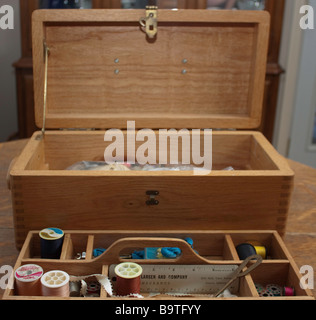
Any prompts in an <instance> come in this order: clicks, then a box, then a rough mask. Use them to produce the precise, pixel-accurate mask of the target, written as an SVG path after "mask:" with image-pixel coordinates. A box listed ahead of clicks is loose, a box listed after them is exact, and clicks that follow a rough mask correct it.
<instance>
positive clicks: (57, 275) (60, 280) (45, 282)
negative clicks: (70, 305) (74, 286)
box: [41, 270, 70, 297]
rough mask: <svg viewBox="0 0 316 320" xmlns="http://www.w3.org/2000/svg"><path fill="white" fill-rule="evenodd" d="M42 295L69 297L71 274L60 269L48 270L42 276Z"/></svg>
mask: <svg viewBox="0 0 316 320" xmlns="http://www.w3.org/2000/svg"><path fill="white" fill-rule="evenodd" d="M41 283H42V295H43V296H45V297H69V295H70V291H69V275H68V274H67V273H66V272H64V271H60V270H53V271H49V272H46V273H45V274H44V275H43V276H42V278H41Z"/></svg>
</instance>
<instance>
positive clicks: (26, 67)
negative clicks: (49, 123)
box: [14, 0, 285, 141]
mask: <svg viewBox="0 0 316 320" xmlns="http://www.w3.org/2000/svg"><path fill="white" fill-rule="evenodd" d="M242 2H243V0H157V1H150V0H149V1H146V0H27V1H25V0H20V11H21V39H22V40H21V41H22V56H21V59H20V60H19V61H17V62H16V63H14V67H15V72H16V85H17V100H18V125H19V133H18V138H28V137H30V136H31V135H32V134H33V132H34V131H36V130H38V128H37V127H36V126H35V120H34V98H33V70H32V68H33V65H32V33H31V16H32V12H33V11H34V10H36V9H41V8H48V9H49V8H65V9H67V8H78V9H79V8H86V9H89V8H95V9H104V8H112V9H114V8H116V9H117V8H126V9H130V8H144V7H145V6H146V4H148V3H149V4H151V3H156V4H157V5H158V7H159V8H160V9H173V8H175V7H176V8H179V9H213V8H216V9H232V8H238V7H240V6H241V5H242ZM247 2H248V3H249V1H248V0H247ZM253 3H254V5H256V6H258V9H261V7H260V6H263V4H264V5H265V6H264V9H265V10H267V11H268V12H269V13H270V15H271V31H270V47H269V54H268V65H267V76H266V84H265V86H266V87H265V98H264V106H263V118H262V124H261V126H260V128H258V130H260V131H261V132H263V134H264V135H265V136H266V137H267V139H268V140H270V141H272V138H273V130H274V122H275V115H276V108H277V100H278V89H279V78H280V75H281V74H282V73H283V72H284V70H283V69H282V67H281V66H280V65H279V63H278V61H279V50H280V41H281V34H282V23H283V14H284V5H285V0H277V1H275V0H266V1H265V2H264V1H261V0H253Z"/></svg>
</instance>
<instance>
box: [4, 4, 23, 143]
mask: <svg viewBox="0 0 316 320" xmlns="http://www.w3.org/2000/svg"><path fill="white" fill-rule="evenodd" d="M3 5H10V6H12V7H13V9H14V29H13V30H9V29H6V30H2V29H0V142H3V141H6V140H7V139H8V138H9V137H10V136H11V135H12V134H14V133H15V132H17V131H18V120H17V119H18V118H17V98H16V81H15V73H14V68H13V67H12V64H13V63H14V62H15V61H17V60H18V59H19V58H20V56H21V32H20V5H19V0H10V1H8V0H0V6H3Z"/></svg>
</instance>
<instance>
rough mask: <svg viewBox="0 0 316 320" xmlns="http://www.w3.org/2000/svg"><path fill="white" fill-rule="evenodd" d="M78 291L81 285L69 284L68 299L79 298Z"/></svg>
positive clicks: (76, 283) (77, 283) (78, 283)
mask: <svg viewBox="0 0 316 320" xmlns="http://www.w3.org/2000/svg"><path fill="white" fill-rule="evenodd" d="M80 289H81V284H80V282H74V281H71V282H69V296H70V297H80Z"/></svg>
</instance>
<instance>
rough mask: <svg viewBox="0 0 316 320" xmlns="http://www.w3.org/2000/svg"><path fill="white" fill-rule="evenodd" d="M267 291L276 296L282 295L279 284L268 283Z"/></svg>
mask: <svg viewBox="0 0 316 320" xmlns="http://www.w3.org/2000/svg"><path fill="white" fill-rule="evenodd" d="M266 291H268V292H271V293H272V294H273V296H274V297H280V296H282V288H281V287H280V286H278V285H277V284H268V285H267V286H266Z"/></svg>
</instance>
